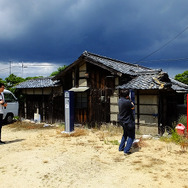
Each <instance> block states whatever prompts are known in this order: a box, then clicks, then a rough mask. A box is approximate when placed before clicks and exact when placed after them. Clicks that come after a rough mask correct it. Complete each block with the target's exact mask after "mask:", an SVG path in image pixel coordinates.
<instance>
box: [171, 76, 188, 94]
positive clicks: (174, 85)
mask: <svg viewBox="0 0 188 188" xmlns="http://www.w3.org/2000/svg"><path fill="white" fill-rule="evenodd" d="M170 80H171V82H172V89H173V90H176V91H188V85H186V84H183V83H181V82H179V81H177V80H174V79H172V78H170Z"/></svg>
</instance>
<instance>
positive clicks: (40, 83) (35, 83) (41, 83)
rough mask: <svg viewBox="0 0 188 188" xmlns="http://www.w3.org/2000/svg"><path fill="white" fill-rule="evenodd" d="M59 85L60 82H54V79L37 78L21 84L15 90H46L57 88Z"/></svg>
mask: <svg viewBox="0 0 188 188" xmlns="http://www.w3.org/2000/svg"><path fill="white" fill-rule="evenodd" d="M58 85H59V81H57V80H55V81H54V80H52V77H45V78H36V79H31V80H27V81H25V82H21V83H19V84H18V85H17V86H15V88H17V89H24V88H45V87H57V86H58Z"/></svg>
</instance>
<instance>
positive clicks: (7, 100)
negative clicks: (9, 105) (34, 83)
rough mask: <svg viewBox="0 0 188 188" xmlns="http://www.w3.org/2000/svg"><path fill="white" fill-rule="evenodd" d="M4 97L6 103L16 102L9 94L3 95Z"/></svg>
mask: <svg viewBox="0 0 188 188" xmlns="http://www.w3.org/2000/svg"><path fill="white" fill-rule="evenodd" d="M4 97H5V101H6V102H16V99H15V98H14V96H13V95H12V94H11V93H4Z"/></svg>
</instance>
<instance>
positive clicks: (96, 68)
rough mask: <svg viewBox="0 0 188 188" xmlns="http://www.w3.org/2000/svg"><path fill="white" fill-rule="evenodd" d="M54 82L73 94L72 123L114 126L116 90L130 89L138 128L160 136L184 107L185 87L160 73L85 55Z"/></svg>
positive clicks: (88, 54) (186, 89)
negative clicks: (180, 106)
mask: <svg viewBox="0 0 188 188" xmlns="http://www.w3.org/2000/svg"><path fill="white" fill-rule="evenodd" d="M54 79H56V80H59V81H60V82H61V84H62V86H63V90H69V91H74V94H75V122H78V123H88V124H95V123H103V122H107V123H109V122H111V123H117V122H118V119H117V116H118V106H117V102H118V99H119V89H131V90H132V91H134V94H135V106H136V110H135V117H136V123H137V125H138V128H139V125H147V126H155V127H158V128H159V132H161V131H164V127H165V126H171V125H172V123H173V122H174V121H176V120H177V118H178V115H179V114H178V108H177V106H178V104H183V103H184V94H185V93H186V92H187V91H188V85H185V84H182V83H180V82H178V81H175V80H174V79H171V78H169V76H168V74H167V73H164V72H163V71H162V70H158V69H157V70H156V69H150V68H147V67H143V66H140V65H136V64H130V63H126V62H123V61H119V60H115V59H111V58H108V57H104V56H100V55H96V54H92V53H89V52H87V51H85V52H84V53H83V54H82V55H81V56H80V57H79V58H78V59H77V60H76V61H75V62H73V63H72V64H71V65H69V66H68V67H67V68H66V69H65V70H64V71H62V72H61V73H60V74H59V75H57V76H55V77H54ZM161 129H162V130H161Z"/></svg>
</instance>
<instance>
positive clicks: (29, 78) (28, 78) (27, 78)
mask: <svg viewBox="0 0 188 188" xmlns="http://www.w3.org/2000/svg"><path fill="white" fill-rule="evenodd" d="M36 78H43V76H34V77H26V78H25V81H27V80H32V79H36Z"/></svg>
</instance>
